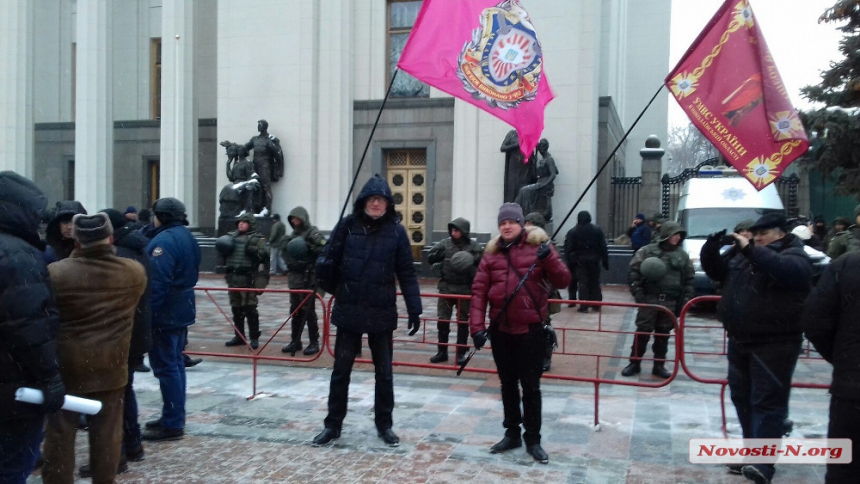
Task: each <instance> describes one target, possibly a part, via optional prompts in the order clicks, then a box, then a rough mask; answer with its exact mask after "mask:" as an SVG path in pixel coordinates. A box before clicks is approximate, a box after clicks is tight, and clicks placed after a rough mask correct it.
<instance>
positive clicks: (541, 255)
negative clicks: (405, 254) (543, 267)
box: [537, 242, 552, 260]
mask: <svg viewBox="0 0 860 484" xmlns="http://www.w3.org/2000/svg"><path fill="white" fill-rule="evenodd" d="M550 252H552V250H551V249H550V248H549V242H544V243H542V244H541V245H540V247H538V251H537V258H538V260H544V259H546V258H547V257H549V254H550Z"/></svg>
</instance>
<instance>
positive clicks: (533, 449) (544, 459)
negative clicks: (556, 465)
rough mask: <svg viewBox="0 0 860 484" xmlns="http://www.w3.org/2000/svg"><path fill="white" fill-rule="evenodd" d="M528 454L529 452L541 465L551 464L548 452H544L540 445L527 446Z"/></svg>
mask: <svg viewBox="0 0 860 484" xmlns="http://www.w3.org/2000/svg"><path fill="white" fill-rule="evenodd" d="M526 452H528V453H529V455H530V456H532V457H533V458H534V460H536V461H538V462H540V463H541V464H546V463H548V462H549V456H548V455H546V452H544V450H543V448H541V446H540V444H532V445H527V446H526Z"/></svg>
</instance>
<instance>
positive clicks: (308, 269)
mask: <svg viewBox="0 0 860 484" xmlns="http://www.w3.org/2000/svg"><path fill="white" fill-rule="evenodd" d="M287 222H289V224H290V226H291V227H292V228H293V233H291V234H290V235H289V236H287V237H284V238H283V239H281V248H282V253H283V254H284V260H285V261H286V263H287V284H288V285H289V287H290V289H310V290H314V289H315V288H316V278H315V277H314V262H315V261H316V260H317V256H319V255H320V253H321V252H322V248H323V247H325V243H326V240H325V236H323V234H322V233H320V231H319V230H318V229H317V228H316V227H315V226H313V225H312V224H311V221H310V216H309V215H308V211H307V210H306V209H305V208H304V207H301V206H300V207H296V208H294V209H293V210H292V211H291V212H290V215H289V216H287ZM315 302H316V297H315V296H314V294H308V293H300V292H292V293H290V314H292V315H293V320H292V328H291V329H292V334H291V339H290V344H288V345H286V346H284V347H283V348H281V351H282V352H284V353H290V354H291V355H293V356H295V354H296V352H297V351H299V350H301V349H302V330H303V329H304V327H305V323H306V322H307V325H308V338H309V342H308V346H307V348H305V350H304V351H303V352H302V353H303V354H305V355H315V354H317V353H319V352H320V345H319V343H320V330H319V324H318V323H317V313H316V305H315Z"/></svg>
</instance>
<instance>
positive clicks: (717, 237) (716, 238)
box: [705, 229, 734, 245]
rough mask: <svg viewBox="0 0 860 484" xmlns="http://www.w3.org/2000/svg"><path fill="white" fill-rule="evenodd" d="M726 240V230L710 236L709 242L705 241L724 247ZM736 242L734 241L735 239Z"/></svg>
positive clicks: (707, 242)
mask: <svg viewBox="0 0 860 484" xmlns="http://www.w3.org/2000/svg"><path fill="white" fill-rule="evenodd" d="M725 238H726V229H723V230H720V231H719V232H717V233H715V234H711V235H709V236H708V240H707V241H705V243H706V244H719V245H723V239H725ZM733 241H734V239H733Z"/></svg>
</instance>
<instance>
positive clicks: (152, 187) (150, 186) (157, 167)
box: [145, 158, 161, 207]
mask: <svg viewBox="0 0 860 484" xmlns="http://www.w3.org/2000/svg"><path fill="white" fill-rule="evenodd" d="M160 180H161V160H160V159H158V158H150V159H148V160H146V187H145V190H146V193H145V200H146V201H147V202H148V203H149V205H148V206H149V207H151V206H152V204H154V203H155V201H156V200H158V199H159V198H161V195H160V191H159V181H160Z"/></svg>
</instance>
